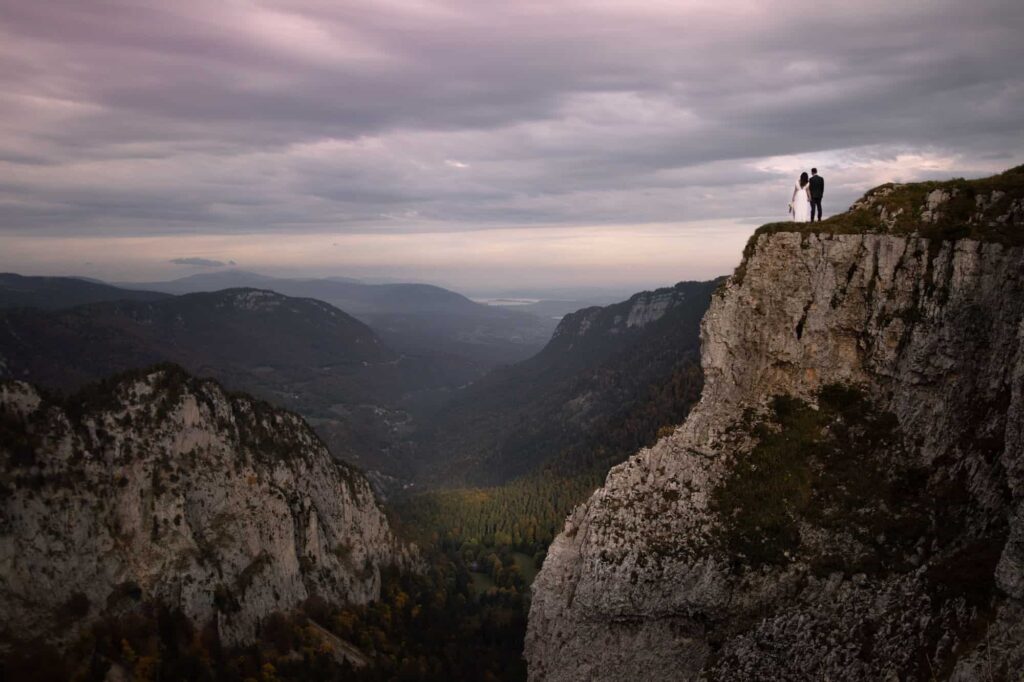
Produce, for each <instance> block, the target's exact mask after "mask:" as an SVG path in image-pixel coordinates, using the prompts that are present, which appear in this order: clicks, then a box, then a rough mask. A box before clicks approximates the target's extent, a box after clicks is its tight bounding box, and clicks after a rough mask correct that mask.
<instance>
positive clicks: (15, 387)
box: [0, 369, 415, 644]
mask: <svg viewBox="0 0 1024 682" xmlns="http://www.w3.org/2000/svg"><path fill="white" fill-rule="evenodd" d="M95 393H96V395H95V396H94V397H93V398H89V399H86V404H85V406H84V407H76V408H75V410H74V412H69V410H68V408H65V407H63V406H62V405H59V404H54V403H52V402H50V401H47V400H45V399H41V398H40V396H39V395H38V394H37V393H36V392H35V390H34V389H33V388H31V387H29V386H28V385H26V384H23V383H18V382H7V383H4V384H2V385H0V415H2V416H3V419H4V420H5V421H4V426H3V429H4V430H3V433H4V439H3V442H2V443H0V462H2V465H3V466H2V472H3V478H2V481H0V486H2V488H3V495H2V501H0V612H2V613H3V614H4V617H3V625H4V627H5V628H6V629H7V630H8V633H9V634H13V635H16V636H17V637H22V638H29V637H36V636H38V637H42V638H44V639H50V640H53V641H67V640H68V639H69V638H71V637H73V636H74V635H75V633H76V632H77V631H78V630H79V629H80V628H81V627H82V626H83V625H85V624H87V623H88V622H90V621H91V620H93V619H95V618H97V617H98V616H100V615H102V614H110V613H117V612H119V611H122V610H125V609H132V608H134V607H135V606H136V605H137V604H138V603H139V602H140V601H142V600H151V599H152V600H159V601H161V602H164V603H166V604H168V605H170V606H172V607H177V608H180V609H181V610H182V611H183V612H184V614H185V615H186V616H188V617H189V618H190V619H192V620H193V621H194V622H196V623H198V624H200V625H205V624H207V623H210V622H211V621H212V622H215V623H216V627H217V628H218V630H219V633H220V636H221V639H222V641H224V642H225V643H228V644H234V643H243V642H248V641H251V640H252V639H253V637H254V635H255V632H256V628H257V626H258V624H259V623H260V621H261V620H262V619H263V618H264V617H265V616H267V615H268V614H270V613H272V612H275V611H287V610H289V609H291V608H294V607H295V606H297V605H298V604H300V603H301V602H302V601H303V600H305V599H306V598H307V597H309V596H311V595H313V594H317V595H319V596H321V597H323V598H325V599H328V600H331V601H335V602H356V603H365V602H367V601H369V600H372V599H375V598H377V597H378V596H379V591H380V584H381V574H380V572H381V569H382V567H384V566H386V565H391V564H397V565H406V566H409V565H412V562H414V561H415V559H414V558H412V554H411V552H410V550H409V549H408V548H406V547H405V546H403V545H402V544H400V543H399V542H398V541H397V540H396V539H395V537H394V536H393V535H392V533H391V530H390V528H389V526H388V522H387V520H386V518H385V516H384V513H383V512H382V510H381V509H380V508H379V506H378V504H377V502H376V500H375V499H374V496H373V493H372V491H371V489H370V486H369V484H368V483H367V481H366V480H365V479H364V478H363V477H362V475H360V474H359V473H358V472H357V471H355V470H354V469H351V468H349V467H347V466H345V465H342V464H339V463H337V462H336V461H334V460H333V459H332V458H331V457H330V455H329V454H328V452H327V450H326V449H325V447H324V446H323V445H322V444H321V443H320V441H319V440H318V439H317V438H316V436H315V435H314V434H313V432H312V431H311V430H310V429H309V427H308V426H307V425H306V424H305V422H303V421H302V420H301V418H299V417H298V416H296V415H294V414H291V413H287V412H284V411H280V410H276V409H273V408H271V407H270V406H268V405H266V404H264V403H260V402H258V401H255V400H252V399H249V398H245V397H238V396H234V395H228V394H226V393H225V392H224V391H223V390H222V389H221V388H220V387H219V386H218V385H217V384H215V383H213V382H210V381H199V380H195V379H191V378H189V377H187V375H185V374H184V373H183V372H181V371H180V370H176V369H167V370H160V371H156V372H154V373H152V374H150V375H148V376H143V377H139V378H137V379H134V380H129V379H124V380H122V381H120V382H118V383H117V384H116V385H114V386H110V387H107V388H104V389H96V390H95ZM69 612H70V613H72V614H73V617H72V618H71V619H70V620H71V623H69V622H68V620H69V619H68V618H67V617H65V616H64V615H61V614H67V613H69Z"/></svg>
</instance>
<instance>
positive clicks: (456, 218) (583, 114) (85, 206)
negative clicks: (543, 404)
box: [0, 0, 1024, 290]
mask: <svg viewBox="0 0 1024 682" xmlns="http://www.w3.org/2000/svg"><path fill="white" fill-rule="evenodd" d="M1022 35H1024V3H1022V2H1020V0H1005V1H1002V0H991V1H986V0H978V1H975V2H970V3H968V2H963V0H955V1H946V0H901V1H898V2H894V1H893V0H886V1H884V2H876V1H874V0H867V1H858V2H849V1H848V0H845V1H843V2H829V1H828V0H819V1H818V2H814V3H796V2H768V1H763V0H762V1H756V2H754V1H750V2H747V1H730V0H718V1H716V2H704V1H703V0H543V1H540V2H533V1H509V0H502V1H492V0H373V1H372V2H371V1H369V0H366V1H346V0H265V1H255V0H214V1H212V2H211V1H210V0H206V1H204V2H199V1H198V0H175V1H174V2H168V1H167V0H160V1H147V0H125V1H123V2H119V1H116V0H115V1H101V0H48V1H47V2H33V1H32V0H0V85H2V87H0V269H3V270H15V271H20V272H24V273H36V274H40V273H51V274H67V273H74V274H81V275H90V276H96V277H104V278H109V279H122V280H123V279H154V278H170V277H175V276H182V275H186V274H192V273H194V272H199V271H209V270H215V269H218V268H228V267H239V268H244V269H251V270H258V271H263V272H268V273H276V274H299V273H304V274H310V275H321V274H338V275H354V276H374V275H376V276H386V277H399V278H408V279H417V280H425V281H434V282H439V283H444V284H448V285H450V286H455V287H457V288H462V289H464V290H467V289H468V290H480V289H484V288H487V287H505V286H514V285H527V284H529V285H536V286H553V285H566V284H577V285H595V286H623V287H630V286H637V287H640V286H650V285H657V284H668V283H671V282H674V281H676V280H679V279H686V278H703V277H709V276H712V275H716V274H719V273H725V272H727V271H729V270H730V269H731V268H732V267H733V266H734V265H735V263H736V262H737V261H738V258H739V252H740V249H741V248H742V245H743V243H744V241H745V240H746V238H747V236H748V235H749V234H750V232H751V231H752V230H753V229H754V228H755V227H756V226H757V225H758V224H760V223H763V222H766V221H770V220H777V219H782V218H784V217H785V207H786V203H787V201H788V192H789V189H790V187H791V185H792V182H793V180H794V179H795V176H796V174H797V173H798V172H799V171H800V170H803V169H808V168H809V167H810V166H812V165H817V166H818V167H819V168H820V169H821V171H822V173H823V175H824V176H825V177H826V183H827V184H826V199H825V210H826V214H827V213H828V212H836V211H839V210H842V209H845V208H846V206H848V205H849V203H850V202H851V201H852V200H853V199H854V198H856V197H857V196H859V195H860V194H862V193H863V192H864V191H865V190H866V189H868V188H869V187H871V186H872V185H875V184H879V183H881V182H885V181H889V180H914V179H920V178H935V177H950V176H953V175H964V176H968V177H971V176H979V175H985V174H988V173H990V172H992V171H998V170H1001V169H1004V168H1006V167H1009V166H1012V165H1016V164H1020V163H1022V162H1024V115H1022V113H1024V75H1022V70H1021V66H1022V65H1024V40H1022V39H1021V36H1022Z"/></svg>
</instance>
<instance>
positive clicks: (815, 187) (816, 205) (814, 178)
mask: <svg viewBox="0 0 1024 682" xmlns="http://www.w3.org/2000/svg"><path fill="white" fill-rule="evenodd" d="M810 185H811V222H812V223H813V222H814V211H815V209H817V211H818V222H819V223H820V222H821V198H822V197H823V196H825V178H823V177H821V176H820V175H818V169H817V168H812V169H811V180H810Z"/></svg>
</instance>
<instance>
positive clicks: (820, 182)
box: [811, 175, 825, 199]
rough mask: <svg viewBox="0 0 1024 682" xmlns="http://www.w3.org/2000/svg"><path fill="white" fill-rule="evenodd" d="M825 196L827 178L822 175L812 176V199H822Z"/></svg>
mask: <svg viewBox="0 0 1024 682" xmlns="http://www.w3.org/2000/svg"><path fill="white" fill-rule="evenodd" d="M823 196H825V178H823V177H821V176H820V175H812V176H811V198H812V199H820V198H822V197H823Z"/></svg>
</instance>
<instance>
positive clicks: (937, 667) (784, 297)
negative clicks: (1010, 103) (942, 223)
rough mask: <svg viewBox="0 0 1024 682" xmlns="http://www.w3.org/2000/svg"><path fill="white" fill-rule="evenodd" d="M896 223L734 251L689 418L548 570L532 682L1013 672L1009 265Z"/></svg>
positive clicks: (553, 552) (1022, 568) (1014, 288)
mask: <svg viewBox="0 0 1024 682" xmlns="http://www.w3.org/2000/svg"><path fill="white" fill-rule="evenodd" d="M956 195H957V193H956V192H947V196H946V200H947V201H948V200H949V197H950V196H956ZM968 198H969V197H968ZM932 199H933V200H931V203H930V204H926V205H925V206H923V207H922V208H921V209H920V210H924V211H927V215H928V216H929V217H930V218H932V217H934V216H936V215H942V211H943V206H942V201H940V199H942V197H932ZM998 200H999V211H1000V215H1003V214H1004V213H1006V210H1007V209H1006V206H1005V205H1004V204H1006V203H1007V201H1010V202H1012V201H1013V200H1015V199H1014V198H1013V196H1012V195H1011V196H1010V197H1007V196H1006V195H1005V194H1003V195H1000V196H999V197H998ZM985 201H988V200H987V199H986V200H985ZM985 201H982V200H977V199H976V198H975V200H972V201H971V202H970V205H971V206H972V207H973V206H979V207H983V204H984V203H985ZM989 203H991V202H989ZM1011 208H1012V205H1011ZM860 210H862V211H868V210H870V211H875V208H874V207H872V205H871V202H868V203H867V204H866V208H865V205H864V204H862V205H861V209H860ZM913 210H914V209H906V208H901V209H900V211H901V212H906V213H912V212H913ZM887 212H888V215H893V214H894V212H893V209H892V206H890V205H879V206H878V207H877V213H881V214H882V217H883V218H884V216H885V214H886V213H887ZM873 215H876V214H875V213H873ZM1007 215H1010V219H1009V223H1007V222H1006V220H1004V221H1003V222H1002V223H1000V225H1001V227H1000V229H1001V230H1002V229H1005V228H1006V227H1007V226H1008V225H1009V226H1010V227H1011V228H1012V227H1015V229H1017V230H1024V226H1022V225H1015V224H1014V222H1013V216H1012V211H1011V212H1010V214H1007ZM1004 217H1005V216H1004ZM901 220H902V218H901ZM893 224H894V223H888V225H885V224H883V225H882V227H881V229H879V230H876V233H867V231H862V232H856V231H852V232H851V233H848V234H829V233H824V232H823V233H811V232H807V233H800V232H796V231H793V232H789V231H785V230H787V229H797V228H796V227H793V228H788V227H786V226H783V227H780V228H778V229H775V230H766V231H764V232H763V233H761V234H759V235H758V236H757V237H755V238H754V240H752V243H751V250H750V252H748V255H747V256H746V258H745V260H744V264H743V265H741V267H740V268H739V269H738V270H737V273H736V274H735V275H734V276H733V277H732V278H731V279H730V280H729V281H728V282H727V283H726V285H725V286H724V287H723V288H722V289H721V290H720V291H719V293H718V294H716V296H715V300H714V301H713V303H712V306H711V309H710V310H709V311H708V313H707V315H706V317H705V319H704V323H703V328H702V344H703V345H702V364H703V368H704V373H705V388H704V393H703V395H702V398H701V402H700V403H699V405H698V406H697V407H696V408H695V409H694V410H693V411H692V412H691V414H690V417H689V419H688V420H687V422H686V423H685V424H684V425H683V426H682V427H680V428H679V429H678V430H677V431H676V433H675V434H674V435H672V436H670V437H667V438H665V439H663V440H661V441H660V442H659V443H658V444H657V445H655V446H654V447H652V448H650V449H647V450H644V451H641V452H640V453H639V454H637V455H636V456H634V457H633V458H631V459H630V460H629V461H627V462H625V463H624V464H622V465H620V466H618V467H616V468H614V469H613V470H612V471H611V472H610V473H609V475H608V478H607V481H606V483H605V485H604V487H603V488H601V489H600V490H598V491H597V492H596V493H595V494H594V495H593V496H592V497H591V499H590V500H589V501H588V502H587V503H585V504H583V505H581V506H580V507H579V508H577V509H576V510H575V511H574V513H573V514H572V515H571V516H570V518H569V519H568V520H567V521H566V525H565V529H564V531H563V532H562V534H561V535H560V536H559V537H558V538H557V539H556V540H555V542H554V544H553V545H552V547H551V548H550V550H549V553H548V556H547V559H546V561H545V563H544V567H543V570H542V571H541V573H540V575H539V576H538V578H537V580H536V582H535V587H534V599H533V603H532V607H531V611H530V622H529V632H528V635H527V644H526V658H527V660H528V663H529V670H530V677H531V679H533V680H621V679H644V680H681V679H684V680H685V679H698V678H700V679H712V680H765V679H809V678H810V677H813V678H815V679H843V680H878V679H893V680H895V679H902V680H930V679H945V678H949V679H956V680H974V679H979V680H980V679H1003V678H1007V677H1009V676H1011V675H1015V674H1016V673H1015V671H1019V670H1021V669H1024V625H1022V619H1021V616H1022V614H1024V601H1022V600H1024V507H1022V500H1024V459H1022V450H1024V440H1022V429H1024V350H1022V341H1024V249H1022V247H1021V246H1018V245H1014V241H1015V240H1013V239H1001V240H999V241H988V240H985V239H958V240H944V239H940V238H931V239H929V238H925V237H921V236H916V235H914V234H912V233H907V234H903V233H894V232H895V230H892V229H891V228H892V226H893ZM887 227H888V228H889V229H888V233H886V232H887V229H886V228H887ZM826 229H827V224H826ZM1017 243H1019V240H1018V241H1017Z"/></svg>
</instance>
